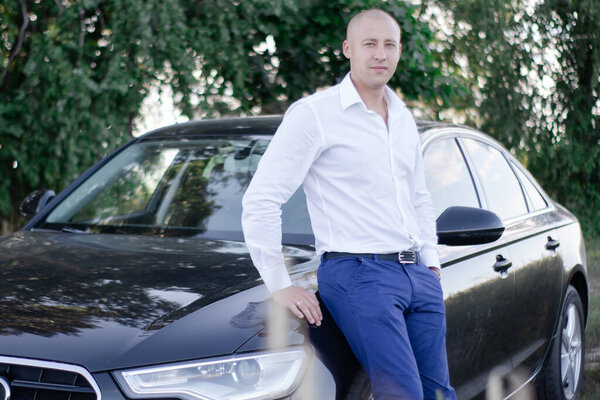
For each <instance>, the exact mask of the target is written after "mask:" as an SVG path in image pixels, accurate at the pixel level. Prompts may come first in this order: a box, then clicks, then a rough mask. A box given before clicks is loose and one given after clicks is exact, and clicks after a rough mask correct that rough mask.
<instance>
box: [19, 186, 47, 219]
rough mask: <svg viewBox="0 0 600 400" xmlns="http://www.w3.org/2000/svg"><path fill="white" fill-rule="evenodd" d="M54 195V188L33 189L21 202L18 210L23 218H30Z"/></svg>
mask: <svg viewBox="0 0 600 400" xmlns="http://www.w3.org/2000/svg"><path fill="white" fill-rule="evenodd" d="M55 196H56V193H54V190H34V191H33V192H31V193H29V194H28V195H27V197H25V199H24V200H23V201H22V202H21V205H20V206H19V211H20V212H21V215H23V216H24V217H25V218H27V219H31V218H33V217H34V216H35V215H36V214H37V213H39V212H40V211H42V210H43V209H44V207H46V205H47V204H48V203H50V201H51V200H52V199H53V198H54V197H55Z"/></svg>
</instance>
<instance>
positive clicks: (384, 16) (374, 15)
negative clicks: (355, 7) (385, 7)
mask: <svg viewBox="0 0 600 400" xmlns="http://www.w3.org/2000/svg"><path fill="white" fill-rule="evenodd" d="M365 19H375V20H377V19H380V20H382V21H391V22H393V24H394V26H395V27H396V29H397V31H398V41H400V25H399V24H398V21H396V19H395V18H394V17H392V16H391V15H390V14H388V13H386V12H385V11H382V10H378V9H372V10H363V11H361V12H359V13H358V14H356V15H355V16H354V17H352V19H351V20H350V22H348V27H347V28H346V40H350V39H351V37H352V36H353V35H354V32H356V30H357V29H358V27H359V26H360V25H361V22H363V21H364V20H365Z"/></svg>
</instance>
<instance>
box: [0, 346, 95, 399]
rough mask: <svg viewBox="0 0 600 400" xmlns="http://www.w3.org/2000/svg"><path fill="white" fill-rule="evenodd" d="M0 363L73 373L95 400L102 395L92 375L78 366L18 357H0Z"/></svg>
mask: <svg viewBox="0 0 600 400" xmlns="http://www.w3.org/2000/svg"><path fill="white" fill-rule="evenodd" d="M0 363H3V364H17V365H24V366H27V367H38V368H48V369H57V370H59V371H68V372H74V373H76V374H80V375H81V376H83V377H84V378H85V379H86V380H87V381H88V383H89V384H90V386H91V387H92V389H94V392H96V396H97V400H102V393H101V392H100V387H99V386H98V384H97V383H96V380H95V379H94V377H93V376H92V374H91V373H90V372H89V371H88V370H87V369H85V368H83V367H80V366H78V365H73V364H64V363H59V362H54V361H42V360H34V359H30V358H20V357H7V356H0Z"/></svg>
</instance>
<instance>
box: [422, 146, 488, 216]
mask: <svg viewBox="0 0 600 400" xmlns="http://www.w3.org/2000/svg"><path fill="white" fill-rule="evenodd" d="M423 161H424V163H425V179H426V181H427V188H428V189H429V192H430V193H431V199H432V201H433V207H434V209H435V214H436V217H437V216H439V215H440V214H441V213H442V212H443V211H444V210H445V209H446V208H448V207H451V206H466V207H480V204H479V199H478V198H477V192H476V191H475V187H474V185H473V179H472V177H471V174H470V172H469V170H468V168H467V165H466V163H465V159H464V157H463V155H462V152H461V151H460V148H459V147H458V145H457V144H456V141H455V140H454V139H443V140H439V141H437V142H434V143H433V144H431V145H430V146H429V147H428V148H427V150H426V151H425V155H424V158H423Z"/></svg>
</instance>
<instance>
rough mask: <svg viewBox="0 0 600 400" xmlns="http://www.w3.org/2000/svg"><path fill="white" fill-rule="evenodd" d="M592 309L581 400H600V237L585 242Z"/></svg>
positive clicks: (589, 316)
mask: <svg viewBox="0 0 600 400" xmlns="http://www.w3.org/2000/svg"><path fill="white" fill-rule="evenodd" d="M585 248H586V251H587V261H588V286H589V292H590V307H589V312H588V323H587V328H586V335H585V336H586V345H585V347H586V349H585V350H586V354H587V355H586V366H585V370H584V372H583V390H582V393H581V398H580V399H581V400H597V399H600V237H598V238H587V239H586V240H585Z"/></svg>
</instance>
